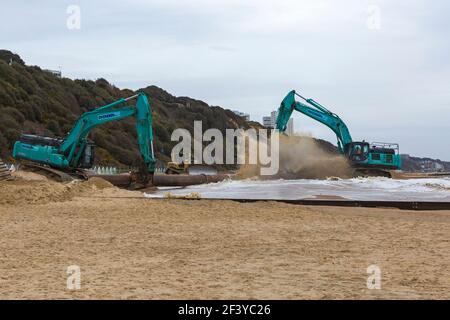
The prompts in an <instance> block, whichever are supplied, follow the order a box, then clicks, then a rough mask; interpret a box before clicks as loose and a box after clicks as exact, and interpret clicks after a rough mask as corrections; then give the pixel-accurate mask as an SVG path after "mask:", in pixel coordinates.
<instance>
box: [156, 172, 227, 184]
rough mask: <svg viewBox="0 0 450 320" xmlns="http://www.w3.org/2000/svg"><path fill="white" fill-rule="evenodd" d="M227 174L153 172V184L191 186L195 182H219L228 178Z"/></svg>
mask: <svg viewBox="0 0 450 320" xmlns="http://www.w3.org/2000/svg"><path fill="white" fill-rule="evenodd" d="M229 178H230V176H229V175H227V174H213V175H207V174H198V175H184V174H155V175H154V176H153V185H155V186H191V185H195V184H204V183H212V182H220V181H223V180H226V179H229Z"/></svg>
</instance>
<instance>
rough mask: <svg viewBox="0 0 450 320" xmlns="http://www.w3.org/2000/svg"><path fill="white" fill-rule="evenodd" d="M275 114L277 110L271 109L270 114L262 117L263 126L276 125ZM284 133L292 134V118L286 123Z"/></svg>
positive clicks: (270, 126) (271, 127)
mask: <svg viewBox="0 0 450 320" xmlns="http://www.w3.org/2000/svg"><path fill="white" fill-rule="evenodd" d="M277 115H278V112H277V111H272V112H271V113H270V116H266V117H263V119H262V120H263V126H264V127H266V128H270V129H275V127H276V126H277ZM285 133H286V134H287V135H289V136H290V135H293V134H294V119H292V118H291V119H289V121H288V123H287V125H286V131H285Z"/></svg>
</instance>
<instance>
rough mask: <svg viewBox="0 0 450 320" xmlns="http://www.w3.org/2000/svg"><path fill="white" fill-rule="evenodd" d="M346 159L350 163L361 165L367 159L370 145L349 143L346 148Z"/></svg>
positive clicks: (366, 143)
mask: <svg viewBox="0 0 450 320" xmlns="http://www.w3.org/2000/svg"><path fill="white" fill-rule="evenodd" d="M347 149H348V159H350V161H351V162H352V163H361V162H365V161H367V159H368V158H369V151H370V145H369V143H368V142H365V141H363V142H351V143H349V145H348V147H347Z"/></svg>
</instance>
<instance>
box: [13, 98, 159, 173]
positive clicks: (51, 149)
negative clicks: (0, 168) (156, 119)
mask: <svg viewBox="0 0 450 320" xmlns="http://www.w3.org/2000/svg"><path fill="white" fill-rule="evenodd" d="M135 98H137V102H136V105H134V106H126V105H125V104H126V102H127V101H129V100H132V99H135ZM132 116H134V117H135V118H136V131H137V139H138V144H139V151H140V153H141V155H142V159H143V162H144V163H145V167H146V171H147V173H150V174H153V172H154V169H155V162H156V160H155V157H154V152H153V134H152V114H151V109H150V104H149V102H148V99H147V97H146V95H145V94H143V93H139V94H136V95H134V96H132V97H129V98H122V99H119V100H117V101H115V102H113V103H111V104H108V105H106V106H103V107H100V108H97V109H94V110H92V111H88V112H86V113H84V114H83V115H82V116H81V117H80V118H79V119H78V120H77V122H76V123H75V125H74V126H73V128H72V130H71V131H70V133H69V134H68V136H67V137H66V138H65V139H64V140H58V139H51V138H46V137H39V136H30V135H26V140H22V141H17V142H16V143H15V144H14V150H13V157H14V158H17V159H19V158H20V159H27V160H30V161H33V162H38V163H42V164H47V165H49V166H51V167H55V168H60V169H76V168H80V167H83V164H82V163H83V156H84V155H85V152H86V149H87V148H88V147H89V145H90V142H89V141H88V139H87V137H88V135H89V133H90V132H91V131H92V129H94V128H95V127H97V126H99V125H102V124H105V123H108V122H112V121H118V120H122V119H125V118H128V117H132Z"/></svg>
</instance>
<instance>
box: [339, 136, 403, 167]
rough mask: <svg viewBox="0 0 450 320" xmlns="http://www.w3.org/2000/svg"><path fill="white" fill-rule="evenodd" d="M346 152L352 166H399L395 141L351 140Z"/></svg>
mask: <svg viewBox="0 0 450 320" xmlns="http://www.w3.org/2000/svg"><path fill="white" fill-rule="evenodd" d="M346 154H347V157H348V159H349V160H350V162H351V163H352V165H353V166H356V167H373V168H375V167H376V168H379V169H389V170H394V169H397V168H400V167H401V157H400V154H399V147H398V144H396V143H381V142H374V143H371V144H369V143H368V142H365V141H362V142H351V143H349V144H348V145H347V146H346Z"/></svg>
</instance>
